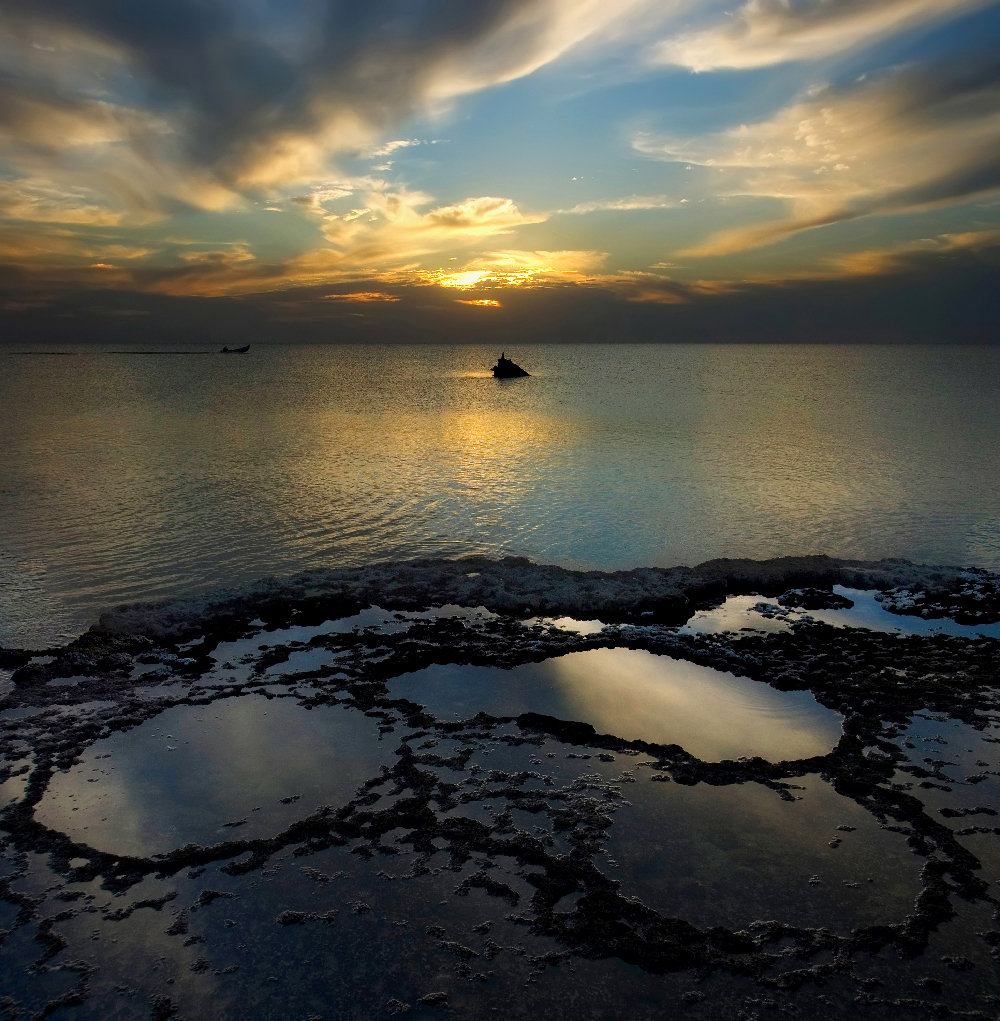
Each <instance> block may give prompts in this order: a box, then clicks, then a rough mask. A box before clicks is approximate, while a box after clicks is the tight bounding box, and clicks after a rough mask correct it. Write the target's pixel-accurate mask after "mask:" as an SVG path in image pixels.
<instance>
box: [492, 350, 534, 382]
mask: <svg viewBox="0 0 1000 1021" xmlns="http://www.w3.org/2000/svg"><path fill="white" fill-rule="evenodd" d="M493 375H494V376H496V378H497V379H517V378H518V377H520V376H530V375H531V373H530V372H525V371H524V369H522V368H521V366H520V365H518V364H516V363H515V362H512V361H511V360H510V359H509V358H508V357H507V352H506V351H504V352H503V353H502V354H501V355H500V358H499V359H498V360H497V363H496V365H494V366H493Z"/></svg>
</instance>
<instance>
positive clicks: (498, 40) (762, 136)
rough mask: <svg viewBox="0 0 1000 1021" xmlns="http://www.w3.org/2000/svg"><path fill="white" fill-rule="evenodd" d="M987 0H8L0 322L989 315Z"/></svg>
mask: <svg viewBox="0 0 1000 1021" xmlns="http://www.w3.org/2000/svg"><path fill="white" fill-rule="evenodd" d="M998 52H1000V4H998V3H996V2H984V0H749V2H747V3H742V4H741V3H740V2H739V0H736V2H727V3H722V2H716V0H708V2H705V0H702V2H699V3H695V2H693V0H656V2H649V0H370V2H367V3H364V4H358V3H343V2H340V3H338V2H334V0H141V2H140V0H31V2H25V0H0V90H2V96H0V310H2V311H0V330H2V339H6V340H13V341H32V340H72V339H82V340H92V339H108V338H114V339H120V338H133V339H136V340H139V339H143V338H145V339H149V340H155V341H163V340H171V339H172V338H174V337H185V338H195V339H204V340H214V339H216V338H218V337H222V336H226V335H229V331H231V330H233V329H235V330H237V331H239V334H240V335H241V336H247V337H252V338H259V339H268V338H270V339H275V340H281V339H290V340H295V339H308V340H323V339H332V340H359V341H364V340H405V339H416V340H435V339H441V340H456V339H467V340H478V339H493V338H494V337H495V338H498V339H499V338H501V337H504V336H508V335H511V336H515V337H518V336H519V337H522V338H524V339H533V340H543V339H554V340H572V339H586V340H591V339H599V340H645V339H652V340H658V339H667V340H669V339H682V340H706V339H707V340H712V339H719V340H733V339H741V338H746V339H755V340H761V339H777V340H810V339H874V340H905V339H917V340H943V341H962V340H966V341H970V340H971V341H977V342H982V341H989V340H992V339H995V338H996V331H995V327H994V323H995V321H996V314H997V310H998V304H1000V303H998V301H997V298H996V294H997V292H998V289H1000V274H998V272H997V269H998V265H1000V257H998V256H1000V58H998V57H997V54H998Z"/></svg>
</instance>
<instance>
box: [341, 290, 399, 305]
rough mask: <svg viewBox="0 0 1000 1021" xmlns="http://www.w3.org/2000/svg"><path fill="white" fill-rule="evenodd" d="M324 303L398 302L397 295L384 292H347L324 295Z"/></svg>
mask: <svg viewBox="0 0 1000 1021" xmlns="http://www.w3.org/2000/svg"><path fill="white" fill-rule="evenodd" d="M323 298H324V300H326V301H350V302H355V301H359V302H362V303H367V302H373V301H376V302H378V301H399V295H398V294H386V292H385V291H349V292H347V293H345V294H324V295H323Z"/></svg>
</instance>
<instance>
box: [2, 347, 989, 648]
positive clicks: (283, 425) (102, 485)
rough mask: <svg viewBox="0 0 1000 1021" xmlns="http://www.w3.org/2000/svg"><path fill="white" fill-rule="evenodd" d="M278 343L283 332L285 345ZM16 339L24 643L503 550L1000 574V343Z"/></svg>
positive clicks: (8, 604)
mask: <svg viewBox="0 0 1000 1021" xmlns="http://www.w3.org/2000/svg"><path fill="white" fill-rule="evenodd" d="M278 339H280V338H276V341H277V340H278ZM499 354H500V352H499V351H496V350H494V349H492V348H487V347H484V346H477V345H474V344H469V345H464V346H444V345H442V346H375V345H339V344H328V345H310V346H294V345H289V344H282V343H278V342H275V343H273V344H269V345H263V344H262V345H257V344H255V345H254V346H253V347H251V349H250V351H249V352H248V353H247V354H245V355H238V354H234V355H225V356H224V355H221V354H219V353H218V349H216V348H213V349H206V348H203V347H198V346H197V345H187V344H184V343H183V342H182V341H180V340H179V341H178V343H177V344H176V345H175V347H174V348H173V349H171V350H163V349H156V350H153V349H144V348H143V347H142V345H136V346H135V347H134V348H132V349H129V350H126V349H123V348H121V347H120V346H119V347H113V346H101V345H87V346H78V347H60V348H41V347H23V346H22V347H18V346H17V345H16V344H15V345H11V344H7V345H0V645H3V646H7V647H23V648H39V649H40V648H44V647H46V646H49V645H53V644H61V643H62V642H64V641H66V640H67V639H68V638H71V637H73V636H74V635H77V634H79V633H81V632H82V631H83V630H85V629H86V628H87V627H89V626H90V625H91V624H93V623H94V622H95V621H96V620H97V618H98V616H99V614H100V612H101V611H102V610H103V609H106V608H108V607H111V606H115V605H119V604H122V603H133V602H140V601H150V600H157V599H163V598H167V597H172V596H177V595H182V594H189V593H196V592H204V591H207V590H213V589H225V588H230V587H234V586H239V585H242V584H244V583H248V582H251V581H253V580H256V579H258V578H262V577H265V576H284V575H290V574H294V573H295V572H298V571H301V570H304V569H313V568H320V567H337V566H349V565H359V564H364V563H372V562H376V561H392V560H402V559H407V558H413V557H427V556H434V557H458V556H462V555H466V554H486V555H489V556H494V557H506V556H523V557H528V558H530V559H532V560H534V561H536V562H540V563H552V564H559V565H562V566H566V567H573V568H597V569H603V570H617V569H627V568H632V567H640V566H662V567H670V566H675V565H679V564H688V565H693V564H697V563H699V562H702V561H704V560H708V559H711V558H715V557H753V558H767V557H774V556H782V555H786V554H810V553H826V554H830V555H833V556H843V557H855V558H859V559H878V558H882V557H905V558H907V559H910V560H913V561H915V562H924V563H942V564H955V565H961V566H977V567H984V568H988V569H992V570H997V569H1000V484H998V483H1000V443H998V441H997V440H998V436H1000V405H998V390H1000V386H998V385H1000V348H988V347H961V346H939V347H906V346H867V345H866V346H861V345H858V346H847V345H845V346H818V345H808V344H803V345H791V344H782V345H766V346H762V345H712V344H698V345H669V344H661V345H653V344H646V345H606V346H598V345H577V346H574V345H532V346H528V345H524V346H519V345H517V344H516V343H512V344H511V345H510V346H509V347H508V348H507V351H506V354H507V355H508V356H509V357H512V358H514V359H515V360H516V361H517V362H518V363H520V364H521V365H523V366H524V367H525V368H526V369H527V370H528V371H529V372H530V373H531V376H530V377H529V378H526V379H519V380H503V381H501V380H496V379H494V378H493V377H492V375H491V373H490V367H491V366H492V364H493V362H494V361H495V360H496V358H497V356H498V355H499Z"/></svg>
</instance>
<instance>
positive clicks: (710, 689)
mask: <svg viewBox="0 0 1000 1021" xmlns="http://www.w3.org/2000/svg"><path fill="white" fill-rule="evenodd" d="M389 686H390V689H391V691H392V695H393V697H395V698H408V699H410V700H411V701H414V702H418V703H420V704H422V705H426V706H427V707H428V709H429V710H430V711H431V712H432V713H434V714H435V715H436V716H439V717H441V718H443V719H448V718H453V717H455V716H458V717H462V718H469V717H471V716H474V715H475V714H476V713H477V712H479V711H480V710H485V711H486V712H488V713H491V714H492V715H495V716H516V715H518V714H520V713H523V712H537V713H545V714H547V715H550V716H556V717H559V718H560V719H564V720H580V721H583V722H585V723H590V724H592V725H593V726H594V727H595V728H596V730H597V731H598V733H604V734H614V735H616V736H617V737H622V738H626V739H629V740H634V739H637V738H638V739H642V740H645V741H651V742H657V743H661V744H679V745H681V746H682V747H684V748H685V749H686V750H687V751H689V752H691V754H692V755H696V756H698V757H699V758H702V759H706V760H718V759H724V758H736V757H738V756H741V755H747V756H750V755H760V756H763V757H764V758H767V759H771V760H772V761H777V760H780V759H799V758H805V757H808V756H811V755H823V754H825V753H826V752H828V751H829V750H830V749H831V748H832V747H833V746H834V745H835V744H836V743H837V741H838V740H839V739H840V736H841V726H840V724H841V717H840V716H839V715H838V714H837V713H834V712H832V711H831V710H829V709H826V708H824V707H823V706H821V705H820V704H819V703H818V702H817V701H816V699H815V698H813V696H812V695H811V694H810V693H809V692H807V691H777V690H775V689H774V688H771V687H769V686H768V685H766V684H762V683H761V682H759V681H752V680H749V679H748V678H746V677H736V676H734V675H733V674H728V673H723V672H722V671H719V670H713V669H711V668H709V667H703V666H699V665H697V664H695V663H688V662H685V661H684V660H677V659H671V658H670V657H668V656H654V655H653V654H652V653H649V652H645V651H642V650H637V649H592V650H589V651H587V652H573V653H570V654H569V655H566V656H559V657H555V658H553V659H547V660H544V661H543V662H541V663H527V664H525V665H523V666H519V667H516V668H514V669H513V670H500V669H497V668H494V667H475V666H463V665H456V664H448V665H445V666H433V667H428V668H426V669H424V670H418V671H416V672H414V673H410V674H404V675H402V676H401V677H397V678H395V679H394V680H392V681H390V682H389Z"/></svg>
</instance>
